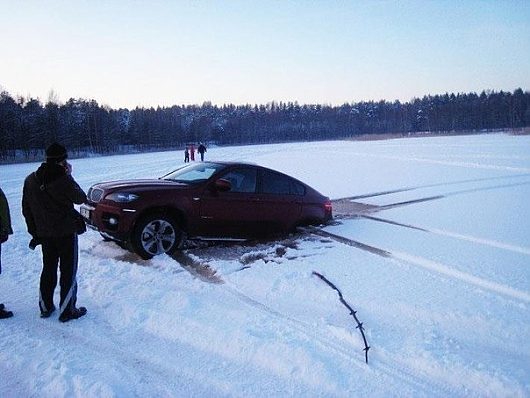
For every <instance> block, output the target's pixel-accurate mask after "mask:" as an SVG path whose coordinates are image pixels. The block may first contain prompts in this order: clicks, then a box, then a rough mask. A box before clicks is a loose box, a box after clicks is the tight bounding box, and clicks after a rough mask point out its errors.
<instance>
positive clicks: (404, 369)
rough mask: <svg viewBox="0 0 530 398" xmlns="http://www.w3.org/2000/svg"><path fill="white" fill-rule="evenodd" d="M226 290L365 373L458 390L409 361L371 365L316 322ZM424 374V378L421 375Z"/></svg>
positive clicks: (429, 388) (441, 391)
mask: <svg viewBox="0 0 530 398" xmlns="http://www.w3.org/2000/svg"><path fill="white" fill-rule="evenodd" d="M224 288H225V289H226V291H228V292H229V293H230V294H232V295H234V296H235V297H236V298H238V299H239V300H240V301H242V302H243V303H244V304H246V305H247V306H249V307H251V308H253V309H258V310H260V311H261V312H265V313H267V315H268V316H272V317H274V318H275V319H277V320H279V321H281V324H282V325H283V326H284V327H288V328H290V329H291V330H295V331H296V332H297V334H298V335H300V336H301V337H304V338H305V340H306V341H308V342H312V343H315V342H316V343H318V345H320V346H321V347H323V348H325V349H326V350H328V351H331V352H332V353H333V354H335V355H338V356H340V357H342V358H343V359H344V360H347V361H348V363H349V364H351V365H354V366H356V367H357V368H358V369H359V370H362V371H364V372H366V371H368V372H370V371H371V370H377V371H379V372H381V374H383V375H386V376H387V377H389V378H395V379H399V380H401V381H402V382H403V383H407V384H408V385H410V386H412V387H413V388H414V389H421V390H422V391H423V392H424V393H425V394H426V395H428V396H432V395H433V393H434V392H435V391H436V392H437V393H438V394H434V395H439V396H451V395H452V396H455V395H458V393H457V392H456V391H455V390H453V389H451V388H449V387H448V386H446V385H444V384H442V383H439V382H436V381H434V380H433V379H432V378H430V377H429V376H428V375H427V374H425V373H423V372H421V371H418V370H417V369H414V370H413V369H412V368H410V367H409V366H407V365H406V364H404V363H402V362H399V361H395V363H385V362H382V361H380V360H377V359H375V360H372V361H371V363H370V365H365V363H364V361H363V358H364V357H363V355H362V352H361V351H360V348H359V355H358V360H356V359H353V358H354V357H355V353H352V350H351V347H349V346H345V345H343V344H340V343H339V342H337V341H336V340H335V339H331V338H330V337H329V336H328V335H324V334H323V333H320V332H319V331H317V330H315V328H314V326H313V325H310V324H308V323H305V322H303V321H301V320H299V319H295V318H293V317H291V316H289V315H286V314H283V313H281V312H278V311H276V310H274V309H272V308H270V307H269V306H267V305H266V304H263V303H262V302H260V301H257V300H255V299H253V298H252V297H249V296H248V295H246V294H244V293H243V292H241V291H239V290H238V289H237V288H236V287H235V286H233V285H232V284H231V283H227V284H225V285H224ZM385 357H386V358H391V357H392V355H390V354H389V353H385ZM419 376H421V377H419Z"/></svg>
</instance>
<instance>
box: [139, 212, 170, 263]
mask: <svg viewBox="0 0 530 398" xmlns="http://www.w3.org/2000/svg"><path fill="white" fill-rule="evenodd" d="M140 240H141V244H142V247H143V249H144V250H145V251H146V252H147V253H149V254H151V255H153V256H156V255H158V254H162V253H166V252H167V251H168V250H169V249H170V248H171V247H172V246H173V245H174V244H175V240H176V233H175V229H174V228H173V226H172V225H171V223H169V222H167V221H166V220H153V221H151V222H150V223H149V224H147V225H146V226H145V227H144V229H143V231H142V235H141V237H140Z"/></svg>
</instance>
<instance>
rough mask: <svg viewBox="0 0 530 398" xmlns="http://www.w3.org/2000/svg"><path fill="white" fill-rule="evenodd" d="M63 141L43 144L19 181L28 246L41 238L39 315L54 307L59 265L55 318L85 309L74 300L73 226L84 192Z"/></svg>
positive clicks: (82, 312) (72, 316)
mask: <svg viewBox="0 0 530 398" xmlns="http://www.w3.org/2000/svg"><path fill="white" fill-rule="evenodd" d="M66 158H67V153H66V149H65V147H63V146H62V145H60V144H57V143H53V144H51V145H50V146H49V147H48V148H47V149H46V162H45V163H42V164H41V166H40V167H39V168H38V170H37V171H36V172H34V173H31V174H30V175H29V176H27V177H26V180H25V181H24V189H23V193H22V214H23V215H24V218H25V219H26V225H27V227H28V232H29V233H30V234H31V236H32V238H33V239H32V240H31V242H30V247H33V248H34V247H35V246H36V245H38V244H42V262H43V267H42V273H41V277H40V298H39V307H40V311H41V317H42V318H48V317H49V316H50V315H51V314H52V313H53V312H54V311H55V305H54V304H53V292H54V291H55V287H56V285H57V267H58V266H59V268H60V271H61V278H60V286H61V302H60V311H59V312H60V314H59V320H60V321H61V322H66V321H69V320H71V319H77V318H80V317H82V316H83V315H85V314H86V312H87V310H86V308H85V307H79V308H76V301H77V280H76V275H77V260H78V246H77V226H76V223H77V221H76V218H77V216H78V213H77V212H76V211H75V209H74V203H75V204H81V203H84V202H86V200H87V197H86V195H85V193H84V192H83V190H82V189H81V188H80V187H79V185H78V184H77V182H75V180H74V179H73V177H72V166H71V165H70V164H69V163H68V162H67V161H66Z"/></svg>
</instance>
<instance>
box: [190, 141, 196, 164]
mask: <svg viewBox="0 0 530 398" xmlns="http://www.w3.org/2000/svg"><path fill="white" fill-rule="evenodd" d="M190 158H191V160H193V161H195V146H194V145H193V144H191V145H190Z"/></svg>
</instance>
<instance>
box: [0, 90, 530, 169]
mask: <svg viewBox="0 0 530 398" xmlns="http://www.w3.org/2000/svg"><path fill="white" fill-rule="evenodd" d="M527 126H530V92H528V91H524V92H523V90H522V89H517V90H515V91H514V92H513V93H511V92H504V91H500V92H494V91H483V92H482V93H480V94H476V93H467V94H444V95H435V96H430V95H429V96H425V97H423V98H421V99H413V100H412V101H410V102H406V103H401V102H399V101H395V102H388V101H380V102H373V101H370V102H359V103H351V104H349V103H347V104H344V105H341V106H330V105H299V104H298V103H296V102H294V103H292V102H288V103H283V102H279V103H277V102H271V103H268V104H266V105H241V106H236V105H223V106H215V105H212V104H211V103H204V104H202V105H200V106H199V105H193V106H172V107H158V108H156V109H155V108H136V109H133V110H128V109H112V108H109V107H108V106H103V105H99V104H98V103H97V102H96V101H94V100H85V99H70V100H68V101H67V102H66V103H65V104H59V103H57V102H56V101H48V102H47V103H46V104H43V103H41V102H40V101H39V100H38V99H35V98H23V97H18V98H13V97H12V96H11V95H10V94H9V93H7V92H5V91H4V92H2V93H0V159H1V160H3V161H12V160H15V159H20V158H23V159H34V158H39V157H40V156H41V155H42V149H43V148H44V147H46V145H47V144H49V143H50V142H52V141H59V142H61V143H63V144H64V145H66V146H67V147H68V149H69V150H70V151H72V152H74V153H75V152H77V153H83V152H94V153H115V152H123V151H144V150H151V149H162V148H164V149H170V148H181V147H183V145H184V144H185V143H188V142H199V141H202V142H207V143H210V144H212V143H215V144H218V145H227V144H253V143H272V142H287V141H311V140H328V139H341V138H350V137H353V136H357V135H365V134H388V133H391V134H407V133H415V132H451V133H453V132H457V133H458V132H461V131H466V132H467V131H480V130H491V129H505V128H522V127H527Z"/></svg>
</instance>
